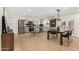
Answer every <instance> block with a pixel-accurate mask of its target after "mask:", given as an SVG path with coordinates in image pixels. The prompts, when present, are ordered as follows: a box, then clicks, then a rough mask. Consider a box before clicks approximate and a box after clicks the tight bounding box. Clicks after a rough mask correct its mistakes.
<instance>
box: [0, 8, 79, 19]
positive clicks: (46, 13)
mask: <svg viewBox="0 0 79 59" xmlns="http://www.w3.org/2000/svg"><path fill="white" fill-rule="evenodd" d="M5 9H6V15H7V16H18V17H38V18H39V17H42V18H44V17H49V18H50V17H53V16H56V15H57V11H56V10H57V9H60V15H61V16H62V15H68V14H74V13H79V7H6V8H5ZM0 10H2V9H1V8H0ZM0 13H1V12H0Z"/></svg>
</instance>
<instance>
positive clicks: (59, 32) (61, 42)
mask: <svg viewBox="0 0 79 59" xmlns="http://www.w3.org/2000/svg"><path fill="white" fill-rule="evenodd" d="M67 31H68V30H64V31H56V33H57V34H60V45H63V36H62V35H63V33H64V32H67ZM51 32H53V30H48V31H47V40H49V36H50V33H51Z"/></svg>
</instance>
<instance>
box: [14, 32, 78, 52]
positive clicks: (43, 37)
mask: <svg viewBox="0 0 79 59" xmlns="http://www.w3.org/2000/svg"><path fill="white" fill-rule="evenodd" d="M14 50H15V51H78V50H79V38H76V37H74V38H73V41H72V43H71V44H70V45H69V46H64V45H63V46H61V45H60V44H59V39H53V38H52V39H50V40H47V33H36V34H35V35H33V34H31V33H27V34H20V35H15V39H14Z"/></svg>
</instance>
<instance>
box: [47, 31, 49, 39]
mask: <svg viewBox="0 0 79 59" xmlns="http://www.w3.org/2000/svg"><path fill="white" fill-rule="evenodd" d="M47 40H49V31H47Z"/></svg>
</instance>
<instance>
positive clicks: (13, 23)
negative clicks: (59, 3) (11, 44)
mask: <svg viewBox="0 0 79 59" xmlns="http://www.w3.org/2000/svg"><path fill="white" fill-rule="evenodd" d="M6 21H7V25H9V26H10V28H11V29H12V30H13V32H14V34H18V17H6Z"/></svg>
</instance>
